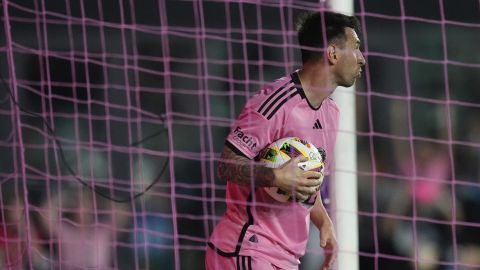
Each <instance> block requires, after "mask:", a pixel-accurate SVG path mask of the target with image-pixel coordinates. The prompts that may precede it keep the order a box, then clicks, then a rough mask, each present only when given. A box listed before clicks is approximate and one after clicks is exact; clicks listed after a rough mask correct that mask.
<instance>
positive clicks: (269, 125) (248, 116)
mask: <svg viewBox="0 0 480 270" xmlns="http://www.w3.org/2000/svg"><path fill="white" fill-rule="evenodd" d="M255 109H256V108H255V106H251V105H249V104H248V103H247V105H246V106H245V108H244V109H243V111H242V113H241V114H240V116H239V117H238V119H237V121H236V122H235V125H234V126H233V128H232V130H231V131H230V134H229V135H228V137H227V145H229V146H230V147H233V148H234V149H233V150H237V151H239V152H241V153H242V154H244V155H245V156H246V157H248V158H249V159H253V158H255V157H256V156H257V155H258V153H259V152H260V151H261V150H262V149H264V148H265V147H266V146H267V145H269V144H270V143H271V142H273V141H274V139H275V135H276V134H277V133H278V132H277V129H278V122H279V117H273V118H271V119H267V118H266V117H265V116H263V115H261V114H259V113H258V112H257V111H256V110H255Z"/></svg>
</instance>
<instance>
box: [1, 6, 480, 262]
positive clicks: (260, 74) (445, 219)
mask: <svg viewBox="0 0 480 270" xmlns="http://www.w3.org/2000/svg"><path fill="white" fill-rule="evenodd" d="M324 8H328V3H324V2H322V1H273V0H272V1H215V0H205V1H173V0H172V1H168V0H165V1H162V0H142V1H133V0H131V1H126V0H125V1H122V0H120V1H93V0H82V1H72V0H62V1H46V0H21V1H20V0H14V1H6V0H3V1H2V2H1V7H0V11H1V13H0V18H1V22H2V27H1V28H0V74H1V77H2V81H1V86H0V209H1V210H2V211H1V216H0V221H1V227H0V266H1V268H2V269H92V268H93V269H203V256H204V250H205V244H206V241H207V239H208V237H209V235H210V233H211V231H212V230H213V227H214V226H215V224H216V222H218V220H219V219H220V218H221V216H222V215H223V213H224V211H225V203H224V196H225V183H224V182H223V181H221V180H219V179H218V178H217V177H216V173H215V172H216V163H217V160H218V158H219V153H220V151H221V149H222V147H223V145H224V142H225V138H226V136H227V134H228V132H229V130H230V127H231V125H232V124H233V120H234V119H235V118H236V117H237V116H238V114H239V113H240V111H241V109H242V107H243V105H244V103H245V101H246V100H247V98H248V97H250V96H251V95H253V94H254V93H255V92H256V91H258V90H259V89H261V88H262V87H263V86H264V85H265V84H267V83H269V82H271V81H272V80H274V79H276V78H279V77H281V76H283V75H285V74H289V73H291V72H292V71H294V70H295V69H298V68H300V67H301V59H300V53H299V47H298V43H297V40H296V32H295V21H296V17H297V16H298V15H299V14H301V13H302V12H304V11H312V10H321V9H324ZM354 9H355V15H356V16H357V17H358V18H359V19H360V21H361V23H362V32H361V33H359V37H360V39H361V40H362V51H363V52H364V56H365V58H366V60H367V65H366V68H365V72H364V76H363V77H362V78H361V80H359V81H357V84H356V92H355V95H356V124H357V127H356V130H357V132H356V135H357V142H358V145H357V148H358V154H357V160H358V172H357V176H358V207H359V209H358V218H359V245H360V246H359V258H360V268H361V269H422V270H444V269H445V270H447V269H462V270H464V269H478V268H480V259H479V258H480V256H478V254H480V212H479V211H478V209H480V208H479V207H480V183H479V179H480V169H479V167H480V136H479V134H480V91H479V86H480V76H479V75H480V47H479V44H480V3H479V1H477V0H462V1H453V0H423V1H414V0H384V1H375V0H355V1H354ZM92 190H95V192H92ZM144 191H146V192H145V193H143V192H144ZM316 234H318V232H316V231H315V229H314V230H312V239H311V241H310V243H309V247H308V250H307V254H306V256H305V257H304V258H303V260H302V265H301V269H318V267H319V266H320V264H321V261H322V253H321V249H320V248H319V246H318V239H317V237H318V236H317V235H316Z"/></svg>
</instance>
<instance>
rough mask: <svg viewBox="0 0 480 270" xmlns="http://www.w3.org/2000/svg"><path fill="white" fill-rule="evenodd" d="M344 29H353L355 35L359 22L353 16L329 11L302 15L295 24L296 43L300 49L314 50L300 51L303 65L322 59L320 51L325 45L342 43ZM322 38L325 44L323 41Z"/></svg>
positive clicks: (358, 30)
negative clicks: (336, 42)
mask: <svg viewBox="0 0 480 270" xmlns="http://www.w3.org/2000/svg"><path fill="white" fill-rule="evenodd" d="M322 17H323V18H322ZM324 26H325V27H324ZM345 27H350V28H353V29H354V30H355V31H356V32H357V33H358V32H360V22H359V21H358V19H357V18H356V17H354V16H347V15H344V14H340V13H334V12H330V11H325V12H307V13H304V14H302V15H301V16H300V17H299V19H298V22H297V34H298V42H299V44H300V46H302V47H312V48H314V49H308V48H302V49H301V52H302V61H303V63H306V62H308V61H311V60H313V61H316V60H320V59H322V56H323V54H322V52H321V50H320V49H322V48H324V47H326V46H325V44H331V43H332V42H335V41H344V40H345ZM325 29H326V32H325V33H324V31H325ZM324 36H326V38H327V42H325V41H324Z"/></svg>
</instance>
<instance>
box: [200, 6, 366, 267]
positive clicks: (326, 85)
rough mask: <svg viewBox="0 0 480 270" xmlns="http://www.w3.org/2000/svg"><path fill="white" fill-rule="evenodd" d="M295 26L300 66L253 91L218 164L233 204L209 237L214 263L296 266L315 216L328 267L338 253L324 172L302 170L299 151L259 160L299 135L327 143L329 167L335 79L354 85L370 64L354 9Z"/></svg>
mask: <svg viewBox="0 0 480 270" xmlns="http://www.w3.org/2000/svg"><path fill="white" fill-rule="evenodd" d="M297 31H298V40H299V43H300V45H301V54H302V62H303V66H302V68H301V69H299V70H297V71H295V72H293V73H292V74H290V75H289V76H286V77H283V78H280V79H278V80H276V81H275V82H273V83H272V84H271V85H269V86H267V87H265V88H264V89H262V90H261V91H260V92H258V93H257V94H256V95H254V96H253V97H252V98H250V99H249V101H248V102H247V103H246V105H245V107H244V108H243V111H242V113H241V114H240V116H239V118H238V119H237V121H236V124H235V125H234V126H233V128H232V130H231V132H230V134H229V135H228V137H227V140H226V145H225V147H224V150H223V152H222V160H221V162H220V163H219V168H218V174H219V177H220V178H222V179H224V180H227V194H226V197H227V198H226V201H227V211H226V213H225V215H224V217H223V218H222V219H221V220H220V222H219V223H218V224H217V226H216V227H215V229H214V231H213V233H212V235H211V237H210V241H209V243H208V248H207V252H206V260H205V265H206V268H207V269H208V270H212V269H222V270H229V269H259V270H264V269H298V265H299V264H300V260H299V259H300V257H302V256H303V255H304V253H305V249H306V243H307V240H308V231H309V224H310V219H311V220H312V221H313V224H315V226H316V227H318V229H319V230H320V245H321V246H322V247H323V248H324V249H325V251H326V252H325V254H326V256H325V260H324V263H323V265H322V269H328V268H330V267H331V266H332V263H333V262H334V260H335V256H336V255H335V249H336V245H337V243H336V238H335V232H334V227H333V224H332V221H331V219H330V217H329V216H328V214H327V211H326V209H325V207H324V205H323V203H322V200H321V198H320V192H319V191H318V188H319V186H320V184H321V181H322V179H323V175H322V173H319V172H313V171H303V170H301V169H300V168H299V167H298V163H299V162H301V161H305V159H306V158H300V157H297V158H294V159H291V160H290V161H288V162H287V163H286V164H284V165H283V166H281V167H280V168H274V169H272V168H267V167H264V166H262V165H261V164H259V163H258V162H255V157H256V156H257V155H258V154H259V152H260V151H261V150H262V149H263V148H265V147H266V146H268V145H269V144H270V143H272V142H274V141H276V140H278V139H280V138H284V137H299V138H301V139H304V140H306V141H309V142H311V143H313V144H314V145H315V146H317V147H319V148H320V147H321V148H322V149H323V150H324V151H325V153H326V157H327V158H326V162H327V170H328V168H329V167H330V166H331V162H332V156H333V149H334V144H335V140H336V132H337V127H338V119H339V110H338V108H337V106H336V104H335V102H334V101H333V100H332V99H331V98H330V95H331V94H332V93H333V91H334V90H335V88H336V87H337V86H345V87H349V86H351V85H353V84H354V83H355V80H356V79H357V78H358V77H360V75H361V72H362V66H363V65H364V64H365V59H364V58H363V55H362V53H361V52H360V49H359V48H360V40H359V38H358V36H357V32H358V31H359V22H358V20H357V19H356V18H355V17H353V16H346V15H343V14H338V13H332V12H323V13H307V14H305V15H304V16H302V17H301V18H300V20H299V23H298V26H297ZM325 37H326V40H325V39H324V38H325ZM262 187H278V188H280V189H282V190H284V191H287V192H292V194H293V196H294V197H295V198H296V199H297V200H299V201H303V200H305V199H307V198H312V196H313V198H314V200H313V201H312V204H313V206H312V207H305V205H304V204H302V203H298V202H297V201H296V200H293V201H291V202H287V203H282V202H278V201H275V200H274V199H272V198H271V197H269V195H268V194H267V193H266V192H265V191H264V189H263V188H262Z"/></svg>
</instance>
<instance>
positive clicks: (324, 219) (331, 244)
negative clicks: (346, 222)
mask: <svg viewBox="0 0 480 270" xmlns="http://www.w3.org/2000/svg"><path fill="white" fill-rule="evenodd" d="M310 219H311V220H312V222H313V224H314V225H315V226H316V227H317V228H318V230H319V231H320V246H321V247H322V248H324V249H325V259H324V261H323V265H322V268H321V270H326V269H330V268H331V267H332V265H333V262H334V261H335V257H336V250H337V238H336V236H335V228H334V226H333V222H332V220H331V219H330V216H329V215H328V213H327V210H326V209H325V206H324V205H323V203H322V198H321V195H320V193H319V194H318V196H317V199H316V201H315V204H314V206H313V209H312V212H311V213H310Z"/></svg>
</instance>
